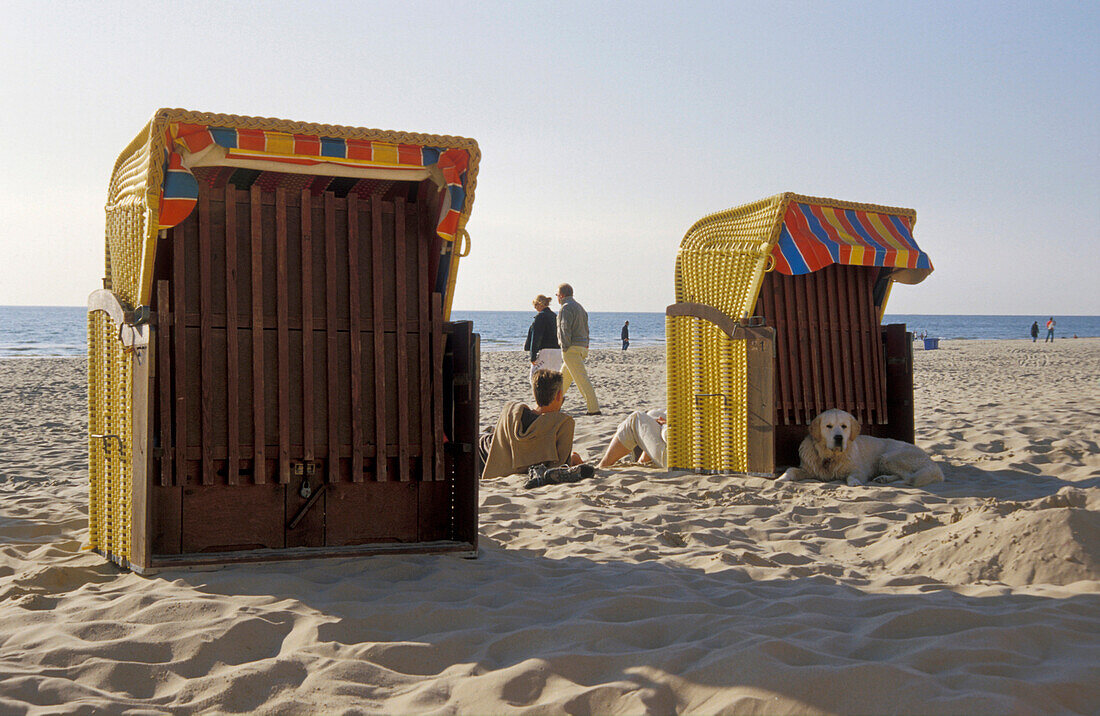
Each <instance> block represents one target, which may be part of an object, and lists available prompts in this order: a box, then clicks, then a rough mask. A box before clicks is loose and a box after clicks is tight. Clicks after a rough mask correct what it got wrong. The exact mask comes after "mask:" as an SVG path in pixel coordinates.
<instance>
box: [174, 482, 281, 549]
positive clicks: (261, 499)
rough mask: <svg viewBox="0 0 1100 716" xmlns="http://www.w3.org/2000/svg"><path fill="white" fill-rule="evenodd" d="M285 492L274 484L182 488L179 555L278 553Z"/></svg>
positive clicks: (278, 485)
mask: <svg viewBox="0 0 1100 716" xmlns="http://www.w3.org/2000/svg"><path fill="white" fill-rule="evenodd" d="M286 489H287V488H286V486H285V485H280V484H277V483H268V484H255V485H249V484H244V485H201V486H187V487H184V488H183V510H182V520H181V521H182V534H183V538H182V551H183V552H185V553H186V552H231V551H236V550H243V549H282V548H283V547H285V546H286V537H285V530H286V504H285V493H286Z"/></svg>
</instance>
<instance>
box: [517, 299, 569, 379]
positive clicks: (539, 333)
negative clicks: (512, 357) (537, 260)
mask: <svg viewBox="0 0 1100 716" xmlns="http://www.w3.org/2000/svg"><path fill="white" fill-rule="evenodd" d="M531 303H532V305H533V306H534V307H535V311H537V313H536V314H535V320H534V321H532V322H531V327H530V328H528V329H527V342H525V343H524V344H523V350H525V351H527V353H528V357H530V359H531V373H530V374H531V375H534V374H535V371H536V370H539V369H540V368H547V369H549V370H557V371H560V370H561V364H562V361H561V348H560V347H559V346H558V322H557V317H556V316H555V315H554V312H553V311H551V310H550V298H549V297H548V296H543V295H542V294H541V293H540V294H539V295H538V296H536V297H535V300H534V301H532V302H531Z"/></svg>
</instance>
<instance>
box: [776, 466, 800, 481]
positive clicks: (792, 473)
mask: <svg viewBox="0 0 1100 716" xmlns="http://www.w3.org/2000/svg"><path fill="white" fill-rule="evenodd" d="M802 478H803V474H802V470H801V469H799V468H797V467H792V468H790V469H789V470H787V471H786V472H784V473H783V474H782V475H780V476H779V477H777V478H775V481H776V482H798V481H799V480H801V479H802Z"/></svg>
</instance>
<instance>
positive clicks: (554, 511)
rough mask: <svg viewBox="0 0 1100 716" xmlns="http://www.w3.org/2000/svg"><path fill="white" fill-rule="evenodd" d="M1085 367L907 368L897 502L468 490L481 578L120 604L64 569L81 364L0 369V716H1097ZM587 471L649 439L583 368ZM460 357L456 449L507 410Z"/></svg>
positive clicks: (588, 486) (581, 489) (672, 482)
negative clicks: (474, 428)
mask: <svg viewBox="0 0 1100 716" xmlns="http://www.w3.org/2000/svg"><path fill="white" fill-rule="evenodd" d="M1098 366H1100V339H1078V340H1072V339H1060V340H1058V341H1057V342H1056V343H1054V344H1052V345H1044V344H1042V343H1032V342H1031V341H946V342H943V343H941V348H940V349H939V350H936V351H921V350H918V351H917V352H916V376H915V378H916V425H917V442H918V444H920V445H921V446H922V447H924V448H925V449H926V450H928V451H929V452H930V453H931V454H932V455H933V456H934V458H935V459H936V460H937V461H939V462H940V464H941V465H942V467H943V470H944V473H945V475H946V481H945V482H943V483H941V484H936V485H932V486H930V487H928V488H924V489H911V488H894V487H882V486H867V487H848V486H846V485H837V484H828V485H826V484H811V483H801V484H789V483H778V484H777V483H773V482H772V481H771V480H767V479H762V478H751V477H744V476H737V475H707V476H702V475H695V474H691V473H685V472H664V471H661V470H656V469H652V468H646V467H641V466H637V465H629V466H623V467H618V468H615V469H611V470H601V471H599V473H598V474H597V476H596V478H595V479H593V480H590V481H585V482H581V483H578V484H574V485H554V486H549V487H545V488H540V489H537V490H525V489H524V488H523V481H524V480H523V478H521V477H519V476H514V477H510V478H505V479H502V480H497V481H489V482H483V483H482V486H481V515H480V522H481V553H480V558H479V559H477V560H465V559H460V558H456V557H448V556H387V557H373V558H364V559H338V560H316V561H307V562H297V563H279V564H267V565H258V566H237V567H232V568H225V569H212V570H192V571H179V572H161V573H159V574H157V575H155V576H152V577H142V576H138V575H136V574H132V573H129V572H126V571H123V570H120V569H119V568H117V567H116V566H114V565H113V564H110V563H108V562H105V561H104V560H103V559H102V558H100V557H99V556H98V555H96V554H94V553H89V552H87V551H83V550H82V546H83V545H84V543H85V540H86V533H87V495H86V491H87V475H86V469H87V465H86V438H85V434H86V428H85V424H86V416H85V412H86V386H85V380H86V379H85V366H84V361H83V360H81V359H47V358H41V359H10V360H0V713H5V714H8V713H12V714H18V713H32V714H53V713H126V714H153V713H184V714H186V713H265V714H268V713H295V714H297V713H326V714H329V713H463V714H496V713H526V714H556V713H570V714H587V713H593V714H613V713H626V714H639V713H655V714H671V713H689V714H717V713H731V714H733V713H737V714H740V713H845V714H847V713H925V714H941V713H943V714H955V713H971V714H982V713H989V714H1003V713H1028V714H1047V713H1050V714H1058V713H1082V714H1084V713H1097V712H1098V711H1097V709H1098V708H1100V706H1098V705H1100V445H1098V441H1100V428H1098V426H1100V373H1098V370H1097V367H1098ZM589 369H590V374H591V376H592V380H593V384H594V385H595V386H596V389H597V392H598V394H599V396H600V400H601V404H602V409H603V415H602V416H596V417H588V416H581V415H580V414H581V413H583V411H584V408H583V402H582V400H581V398H580V395H579V393H578V392H577V391H576V388H573V389H572V390H571V392H570V393H569V395H568V396H567V401H566V406H565V409H566V410H567V412H570V413H571V414H573V415H576V416H578V417H577V432H576V445H575V449H577V450H578V451H579V452H581V453H582V455H585V456H586V457H587V458H588V459H589V460H593V461H594V460H596V459H597V458H598V457H599V455H600V453H601V452H602V450H603V448H604V446H605V445H606V444H607V442H608V440H609V439H610V437H611V435H612V434H613V432H614V430H615V427H616V425H617V424H618V422H619V421H620V420H621V419H622V418H623V417H624V416H625V415H626V414H627V413H628V412H629V411H631V410H634V409H639V408H640V409H648V408H654V407H663V405H664V402H665V395H664V391H665V383H664V352H663V349H661V348H642V349H637V350H635V349H631V350H630V351H628V352H626V353H621V352H619V351H614V350H608V351H595V352H594V353H593V354H592V355H591V356H590V358H589ZM526 376H527V368H526V363H525V361H524V355H523V353H521V352H497V353H484V354H482V384H481V405H482V408H481V417H482V425H483V426H484V425H487V424H489V423H491V422H493V421H494V420H495V418H496V416H497V414H498V412H499V410H500V406H501V404H502V403H503V402H504V401H505V400H515V399H527V398H528V397H529V396H528V395H527V390H528V388H527V383H526Z"/></svg>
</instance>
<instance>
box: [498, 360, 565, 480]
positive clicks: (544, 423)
mask: <svg viewBox="0 0 1100 716" xmlns="http://www.w3.org/2000/svg"><path fill="white" fill-rule="evenodd" d="M531 388H532V390H533V391H534V394H535V405H536V407H535V409H534V410H532V409H531V408H528V407H527V406H526V405H524V404H523V403H514V402H509V403H505V404H504V409H503V410H501V411H500V418H499V419H498V420H497V424H496V427H495V428H493V432H491V433H484V434H482V436H481V439H480V440H479V441H478V453H479V456H480V458H481V462H482V463H483V464H484V465H485V467H484V468H482V470H481V479H483V480H490V479H492V478H495V477H504V476H505V475H513V474H515V473H522V472H527V469H528V468H529V467H531V466H532V465H546V466H547V467H557V466H559V465H565V464H569V465H579V464H581V462H583V461H582V460H581V456H580V455H578V454H577V453H575V452H573V428H574V427H575V425H576V423H575V422H574V421H573V418H572V417H571V416H569V415H566V414H565V413H563V412H561V405H562V403H563V402H565V391H564V390H562V376H561V373H559V372H557V371H554V370H546V369H542V370H537V371H535V375H534V378H533V379H532V380H531Z"/></svg>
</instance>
